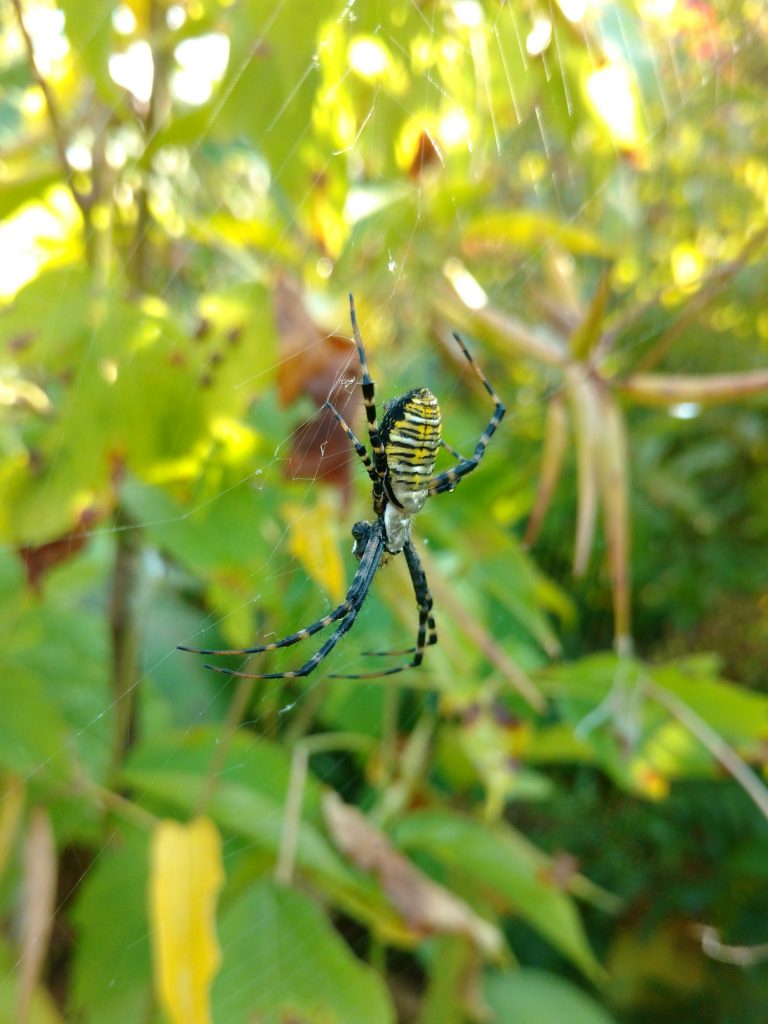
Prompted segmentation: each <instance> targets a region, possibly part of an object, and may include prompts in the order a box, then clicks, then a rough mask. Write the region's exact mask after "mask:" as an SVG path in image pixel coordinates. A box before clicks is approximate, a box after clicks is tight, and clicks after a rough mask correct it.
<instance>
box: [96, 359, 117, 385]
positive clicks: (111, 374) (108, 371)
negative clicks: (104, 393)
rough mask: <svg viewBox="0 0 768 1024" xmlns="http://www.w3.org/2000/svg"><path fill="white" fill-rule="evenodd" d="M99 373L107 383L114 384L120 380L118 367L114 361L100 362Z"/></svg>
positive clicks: (103, 360)
mask: <svg viewBox="0 0 768 1024" xmlns="http://www.w3.org/2000/svg"><path fill="white" fill-rule="evenodd" d="M99 373H100V374H101V376H102V377H103V378H104V380H105V381H106V382H107V384H114V383H115V381H116V380H117V378H118V367H117V363H116V362H115V360H114V359H102V360H101V361H100V362H99Z"/></svg>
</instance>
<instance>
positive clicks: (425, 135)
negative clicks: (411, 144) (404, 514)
mask: <svg viewBox="0 0 768 1024" xmlns="http://www.w3.org/2000/svg"><path fill="white" fill-rule="evenodd" d="M443 163H444V161H443V154H442V153H441V152H440V147H439V146H438V144H437V142H435V140H434V139H433V138H432V136H431V135H430V133H429V132H428V131H427V129H426V128H425V129H424V131H422V133H421V135H420V136H419V139H418V142H417V143H416V152H415V153H414V154H413V159H412V160H411V163H410V166H409V167H408V176H409V177H410V178H420V177H421V175H422V174H423V173H424V171H425V170H426V169H427V168H428V167H432V166H434V165H435V164H441V165H442V164H443Z"/></svg>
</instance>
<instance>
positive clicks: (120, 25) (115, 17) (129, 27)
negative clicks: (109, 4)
mask: <svg viewBox="0 0 768 1024" xmlns="http://www.w3.org/2000/svg"><path fill="white" fill-rule="evenodd" d="M112 28H113V29H114V30H115V32H117V34H118V35H119V36H129V35H131V34H132V33H133V32H135V31H136V16H135V15H134V13H133V11H132V10H131V8H130V7H129V6H128V5H127V4H119V5H118V6H117V7H116V8H115V9H114V11H113V12H112Z"/></svg>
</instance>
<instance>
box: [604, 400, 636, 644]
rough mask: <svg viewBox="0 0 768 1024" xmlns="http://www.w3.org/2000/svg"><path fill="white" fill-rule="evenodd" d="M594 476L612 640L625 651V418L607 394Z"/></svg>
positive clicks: (628, 627)
mask: <svg viewBox="0 0 768 1024" xmlns="http://www.w3.org/2000/svg"><path fill="white" fill-rule="evenodd" d="M597 445H598V447H597V473H598V486H599V488H600V498H601V501H602V507H603V518H604V523H605V535H606V540H607V546H608V564H609V566H610V573H611V590H612V594H613V615H614V640H615V644H616V650H617V651H625V650H628V645H629V643H630V637H631V622H630V616H631V609H630V579H629V577H630V564H629V466H628V461H627V438H626V430H625V426H624V417H623V415H622V412H621V409H620V408H619V406H618V404H617V402H616V400H615V399H614V398H613V396H612V395H611V394H609V393H608V392H607V391H603V392H602V393H601V394H600V429H599V434H598V440H597Z"/></svg>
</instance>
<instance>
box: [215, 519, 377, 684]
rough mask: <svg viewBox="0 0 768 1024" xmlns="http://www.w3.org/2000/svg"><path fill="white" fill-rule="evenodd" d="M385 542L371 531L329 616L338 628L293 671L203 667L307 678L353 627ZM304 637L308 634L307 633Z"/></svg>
mask: <svg viewBox="0 0 768 1024" xmlns="http://www.w3.org/2000/svg"><path fill="white" fill-rule="evenodd" d="M385 543H386V537H385V535H384V531H383V529H378V530H377V529H373V530H372V531H371V534H370V537H369V540H368V543H367V545H366V547H365V551H364V552H363V556H362V558H361V559H360V565H359V566H358V568H357V572H356V573H355V578H354V579H353V580H352V584H351V585H350V588H349V590H348V591H347V598H346V601H344V602H343V604H341V605H339V607H338V608H337V609H336V610H335V612H332V613H331V615H332V616H334V617H335V618H336V619H338V618H341V619H342V621H341V623H340V625H339V626H338V627H337V628H336V629H335V630H334V631H333V633H332V634H331V635H330V636H329V637H328V639H327V640H326V641H325V643H324V644H323V646H322V647H321V648H319V650H317V651H316V652H315V653H314V654H313V655H312V657H311V658H310V659H309V660H308V661H306V662H305V663H304V664H303V665H302V666H301V668H298V669H294V670H292V671H288V672H262V673H255V672H241V671H237V670H236V669H231V668H223V667H221V666H219V665H206V666H205V667H206V668H209V669H211V670H212V671H213V672H220V673H222V675H225V676H236V677H237V678H239V679H300V678H303V677H304V676H308V675H309V674H310V672H313V671H314V670H315V669H316V668H317V666H318V665H319V664H320V662H321V661H323V660H324V659H325V658H327V657H328V655H329V654H330V653H331V651H332V650H333V649H334V647H335V646H336V644H338V642H339V641H340V640H341V638H342V637H343V636H344V634H345V633H347V632H349V630H350V629H351V628H352V626H353V625H354V622H355V619H356V618H357V615H358V612H359V611H360V609H361V607H362V605H363V602H364V601H365V599H366V597H367V596H368V591H369V590H370V589H371V584H372V583H373V577H374V576H375V574H376V570H377V569H378V567H379V563H380V562H381V556H382V554H383V552H384V545H385ZM345 605H348V606H349V607H348V610H347V611H346V614H345V613H344V612H342V611H340V609H342V608H343V607H344V606H345ZM336 613H338V614H336ZM342 616H343V618H342ZM326 618H327V616H326ZM320 621H322V620H318V622H320ZM331 621H334V619H333V618H332V619H331ZM326 624H327V623H326ZM308 628H309V627H308ZM318 628H321V627H318ZM299 632H300V633H303V632H305V631H304V630H300V631H299ZM315 632H317V630H315ZM307 635H310V634H309V633H308V632H307ZM298 636H299V634H298V633H295V634H292V635H291V636H290V637H286V638H285V639H286V640H290V641H291V642H292V643H297V642H298V640H295V639H293V638H294V637H298ZM302 639H303V637H302ZM278 645H279V642H278ZM282 646H284V647H287V646H289V644H287V643H285V642H283V644H282ZM264 649H265V648H261V650H264ZM266 649H267V650H271V649H273V648H272V645H269V646H268V647H267V648H266ZM232 653H235V654H240V653H241V652H240V651H235V652H232ZM257 653H258V651H257Z"/></svg>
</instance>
